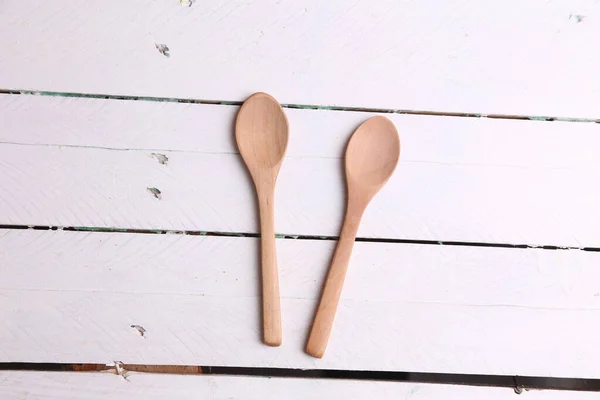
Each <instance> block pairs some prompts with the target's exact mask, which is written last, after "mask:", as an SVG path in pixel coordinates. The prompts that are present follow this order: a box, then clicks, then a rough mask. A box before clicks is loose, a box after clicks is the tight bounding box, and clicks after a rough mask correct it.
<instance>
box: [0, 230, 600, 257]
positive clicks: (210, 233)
mask: <svg viewBox="0 0 600 400" xmlns="http://www.w3.org/2000/svg"><path fill="white" fill-rule="evenodd" d="M0 229H6V230H8V229H14V230H26V229H29V230H36V231H67V232H92V233H93V232H97V233H135V234H154V235H188V236H215V237H247V238H259V237H260V234H258V233H247V232H217V231H186V230H169V229H129V228H108V227H88V226H45V225H2V224H0ZM275 237H276V238H277V239H291V240H327V241H337V240H338V239H339V236H320V235H291V234H276V235H275ZM356 241H357V242H370V243H400V244H421V245H434V246H436V245H437V246H464V247H493V248H505V249H542V250H581V251H591V252H600V247H574V246H564V247H563V246H555V245H528V244H509V243H486V242H462V241H439V240H423V239H391V238H366V237H358V238H356Z"/></svg>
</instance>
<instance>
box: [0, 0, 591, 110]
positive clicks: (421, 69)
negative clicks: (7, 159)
mask: <svg viewBox="0 0 600 400" xmlns="http://www.w3.org/2000/svg"><path fill="white" fill-rule="evenodd" d="M2 8H3V9H2V11H3V12H2V14H1V15H0V48H2V51H3V53H4V54H10V55H11V56H10V57H2V58H1V59H0V87H1V88H11V89H33V90H53V91H67V92H85V93H109V94H127V95H149V96H170V97H192V98H205V99H225V100H242V99H244V98H246V97H247V96H248V95H250V94H251V93H253V92H256V91H259V90H264V91H267V92H269V93H272V94H273V95H274V96H275V97H277V98H278V99H279V100H280V101H281V102H284V103H309V104H326V105H339V104H342V105H348V106H372V107H388V108H403V109H419V110H441V111H459V112H464V111H470V112H482V113H504V114H533V115H552V116H581V117H592V118H598V117H599V115H598V111H597V102H598V98H599V97H600V86H599V84H598V83H596V82H597V79H595V76H596V72H597V71H598V70H599V69H600V55H599V54H598V53H597V52H594V51H590V50H589V47H588V43H592V42H593V41H594V40H595V39H596V38H597V37H598V36H600V24H599V23H598V21H599V19H600V10H599V9H598V7H597V4H596V3H595V1H594V0H561V1H554V2H551V3H548V2H547V1H545V0H528V1H519V0H511V1H509V2H508V3H507V2H502V3H499V2H495V1H490V0H488V1H478V0H470V1H463V2H460V3H456V2H450V3H447V4H443V5H440V4H439V2H438V1H435V0H428V1H410V0H403V1H396V0H387V1H380V2H377V4H373V2H371V1H366V0H361V1H354V2H351V3H348V2H346V1H343V0H337V1H335V2H328V3H327V4H323V3H322V2H320V1H318V0H310V1H304V2H301V3H300V2H286V1H283V2H281V1H275V0H253V1H242V0H236V1H218V2H195V4H193V6H191V7H182V6H181V5H180V2H178V1H169V2H164V1H158V0H156V1H146V0H136V1H128V2H126V3H125V4H124V3H123V2H121V1H117V0H110V1H105V2H104V6H103V7H102V9H98V8H97V7H94V6H92V5H83V6H82V5H81V4H79V3H74V2H70V1H67V0H60V1H53V2H46V1H42V0H35V1H28V2H23V1H19V0H7V1H4V2H3V6H2ZM524 38H526V39H524ZM282 49H284V50H282ZM167 55H168V56H167ZM206 77H210V78H206Z"/></svg>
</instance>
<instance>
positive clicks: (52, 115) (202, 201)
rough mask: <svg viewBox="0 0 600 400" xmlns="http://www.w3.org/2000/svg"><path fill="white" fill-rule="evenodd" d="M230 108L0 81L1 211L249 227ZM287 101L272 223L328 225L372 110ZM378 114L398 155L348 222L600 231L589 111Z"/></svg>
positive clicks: (120, 223)
mask: <svg viewBox="0 0 600 400" xmlns="http://www.w3.org/2000/svg"><path fill="white" fill-rule="evenodd" d="M236 112H237V107H228V106H208V105H190V104H175V103H157V102H142V101H107V100H95V99H71V98H57V97H36V96H0V119H1V120H2V122H3V129H2V130H0V141H1V142H3V143H4V144H2V145H0V154H1V157H0V169H1V171H2V174H0V182H1V183H2V184H3V185H4V186H5V187H9V188H10V190H4V191H2V192H1V193H0V202H1V203H2V207H0V223H2V224H40V225H74V226H109V227H122V228H155V229H176V230H178V229H187V230H207V231H234V232H236V231H237V232H240V231H241V232H257V231H258V220H257V218H256V215H255V214H256V213H255V207H256V205H255V200H254V193H253V188H252V184H251V180H250V177H249V176H248V174H247V172H246V171H245V167H244V165H243V163H242V160H241V157H240V156H239V155H238V154H237V149H236V145H235V139H234V134H233V121H234V120H235V113H236ZM286 113H287V115H288V118H289V120H290V126H291V127H292V131H291V134H290V143H289V146H288V153H287V159H286V160H285V162H284V163H283V168H282V170H281V173H280V177H279V180H278V181H279V183H278V185H277V193H276V196H277V199H278V200H277V204H276V210H275V212H276V215H278V216H279V217H278V220H277V232H279V233H288V234H313V235H337V234H338V233H339V229H340V225H341V221H342V218H343V209H344V203H345V198H344V178H343V166H342V161H341V158H342V157H343V151H344V147H345V145H346V142H347V140H348V138H349V137H350V134H351V133H352V131H353V130H354V129H355V128H356V127H357V126H358V125H359V124H360V123H361V122H362V121H364V119H365V118H367V117H368V116H370V115H372V114H369V113H354V112H332V111H314V110H290V109H288V110H286ZM31 115H36V116H37V117H36V118H31ZM389 117H390V119H391V120H392V121H393V122H394V123H395V125H396V126H397V127H398V129H399V131H400V132H401V135H402V141H403V153H402V161H401V163H400V165H399V167H398V171H397V172H396V174H394V176H393V177H392V179H391V180H390V181H389V182H388V184H387V185H386V187H385V188H384V189H383V190H382V192H381V193H380V194H379V195H378V196H377V197H376V198H375V199H374V200H373V202H372V203H371V205H370V207H369V209H368V210H367V212H366V214H365V216H364V219H363V222H362V224H361V227H360V230H359V233H358V234H359V236H363V237H387V238H400V239H426V240H435V241H473V242H493V243H494V242H496V243H498V242H499V243H526V244H533V245H544V244H548V245H558V246H575V247H580V246H597V244H598V241H597V238H598V237H600V209H599V208H598V207H597V204H600V189H599V188H598V187H597V186H595V185H590V184H589V183H590V182H595V181H598V179H599V178H600V158H598V157H597V151H596V149H597V148H599V147H600V134H599V133H600V132H599V131H600V125H598V124H585V123H577V124H576V123H566V122H538V121H510V120H493V119H475V118H441V117H431V116H408V115H389ZM8 142H10V143H17V144H12V145H9V144H7V143H8ZM48 144H52V146H47V145H48ZM30 145H36V146H30ZM70 146H76V147H75V148H73V147H70ZM77 146H80V147H85V148H78V147H77ZM88 147H92V148H88ZM98 147H107V148H110V149H114V150H110V149H105V148H98ZM117 149H118V150H117ZM125 149H129V150H125ZM136 149H137V150H136ZM448 149H452V151H448ZM157 153H159V154H162V155H164V156H166V157H167V158H168V161H166V164H161V163H160V162H159V160H158V159H157V156H156V154H157ZM215 163H216V164H218V165H219V166H220V168H218V169H215V168H212V166H214V165H215ZM148 187H155V188H158V189H159V190H161V196H162V199H161V200H158V199H156V198H155V197H154V196H153V195H152V194H151V193H150V192H148V191H147V188H148ZM317 195H318V196H317Z"/></svg>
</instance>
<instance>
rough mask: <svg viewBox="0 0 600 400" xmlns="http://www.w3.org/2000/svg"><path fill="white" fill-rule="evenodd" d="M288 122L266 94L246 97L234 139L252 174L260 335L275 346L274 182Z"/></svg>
mask: <svg viewBox="0 0 600 400" xmlns="http://www.w3.org/2000/svg"><path fill="white" fill-rule="evenodd" d="M288 136H289V129H288V121H287V118H286V116H285V114H284V112H283V109H282V108H281V105H279V103H278V102H277V100H275V99H274V98H273V97H271V96H269V95H268V94H266V93H256V94H253V95H252V96H250V97H249V98H248V99H247V100H246V101H245V102H244V104H242V107H241V108H240V111H239V112H238V116H237V120H236V125H235V138H236V141H237V145H238V148H239V150H240V154H241V155H242V158H243V159H244V162H245V163H246V166H247V167H248V170H249V171H250V175H252V180H253V181H254V186H255V188H256V195H257V197H258V209H259V210H258V211H259V214H260V232H261V234H260V238H261V239H260V240H261V264H262V301H263V328H264V329H263V337H264V342H265V343H266V344H268V345H270V346H279V345H280V344H281V341H282V334H281V307H280V301H279V276H278V272H277V256H276V251H275V215H274V214H275V211H274V210H275V209H274V201H275V182H276V180H277V175H278V174H279V169H280V168H281V163H282V162H283V158H284V156H285V151H286V148H287V143H288Z"/></svg>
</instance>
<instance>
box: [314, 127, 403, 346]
mask: <svg viewBox="0 0 600 400" xmlns="http://www.w3.org/2000/svg"><path fill="white" fill-rule="evenodd" d="M399 158H400V138H399V137H398V131H396V128H395V127H394V124H393V123H392V121H390V120H389V119H387V118H385V117H373V118H371V119H369V120H367V121H365V122H364V123H363V124H362V125H361V126H359V127H358V129H357V130H356V132H354V134H353V135H352V138H351V139H350V142H349V143H348V148H347V149H346V184H347V186H348V204H347V208H346V218H345V220H344V226H343V227H342V232H341V234H340V240H339V242H338V245H337V248H336V250H335V255H334V256H333V260H332V262H331V266H330V267H329V274H328V275H327V280H326V281H325V286H324V288H323V295H322V296H321V302H320V303H319V308H318V309H317V314H316V316H315V320H314V322H313V326H312V331H311V332H310V336H309V339H308V344H307V345H306V352H307V353H308V354H310V355H311V356H314V357H318V358H321V357H323V354H325V349H326V348H327V342H328V341H329V335H330V334H331V328H332V326H333V320H334V318H335V312H336V310H337V306H338V302H339V300H340V295H341V293H342V286H343V285H344V278H345V276H346V271H347V270H348V262H349V261H350V255H351V254H352V246H353V245H354V240H355V239H356V232H357V231H358V226H359V224H360V220H361V218H362V215H363V213H364V211H365V209H366V207H367V205H368V204H369V202H370V201H371V199H372V198H373V196H375V194H376V193H377V192H378V191H379V190H380V189H381V188H382V187H383V185H384V184H385V183H386V182H387V180H388V179H389V178H390V176H392V173H393V172H394V169H395V168H396V165H397V164H398V160H399Z"/></svg>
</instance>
